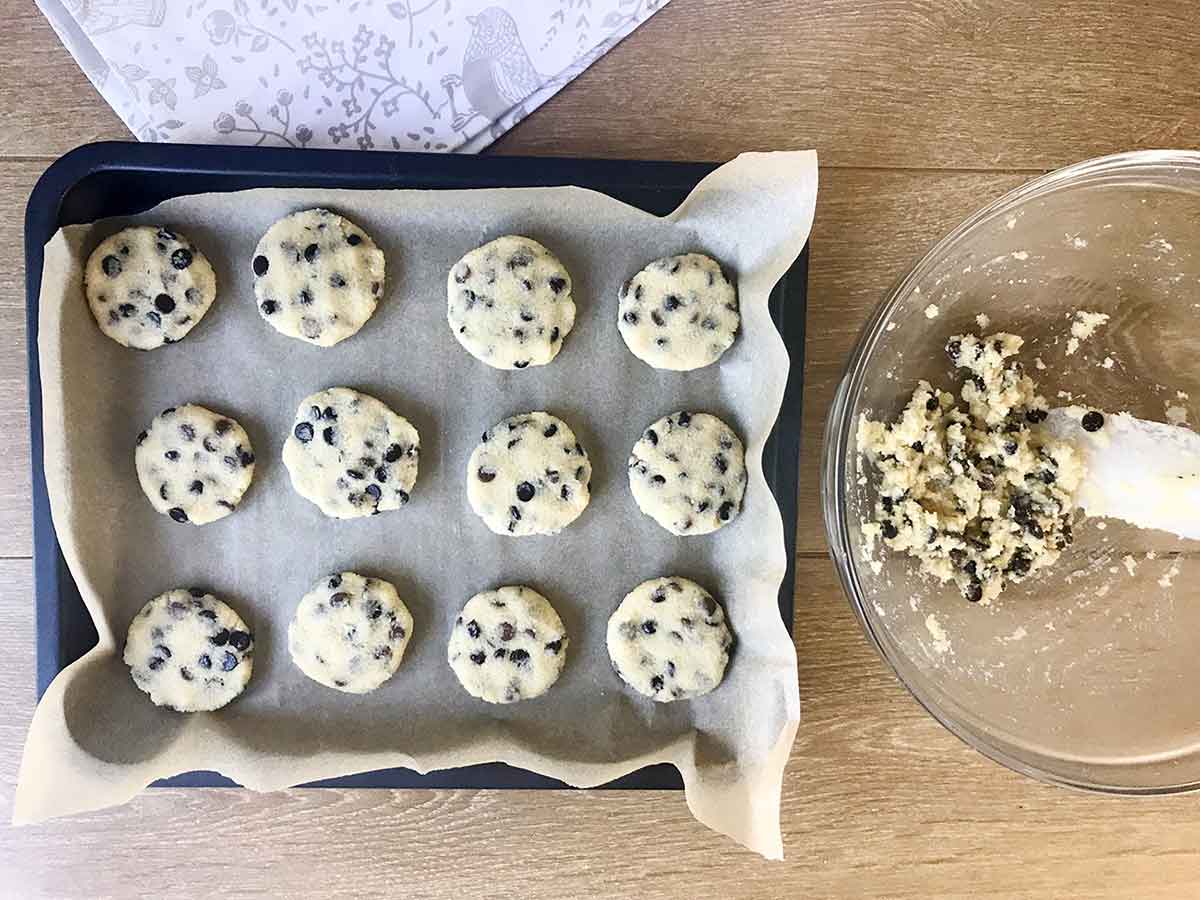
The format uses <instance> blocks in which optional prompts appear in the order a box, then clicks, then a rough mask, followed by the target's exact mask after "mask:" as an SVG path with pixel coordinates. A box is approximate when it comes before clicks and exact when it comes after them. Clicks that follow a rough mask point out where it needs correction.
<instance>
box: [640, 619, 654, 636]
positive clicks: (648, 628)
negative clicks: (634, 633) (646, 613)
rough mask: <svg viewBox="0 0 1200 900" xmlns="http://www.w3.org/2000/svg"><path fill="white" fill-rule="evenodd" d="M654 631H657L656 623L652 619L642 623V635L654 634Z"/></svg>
mask: <svg viewBox="0 0 1200 900" xmlns="http://www.w3.org/2000/svg"><path fill="white" fill-rule="evenodd" d="M656 631H658V623H656V622H655V621H654V620H653V619H647V620H646V621H645V622H643V623H642V633H643V634H654V632H656Z"/></svg>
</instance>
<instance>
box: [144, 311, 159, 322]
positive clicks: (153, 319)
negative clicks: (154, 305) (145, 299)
mask: <svg viewBox="0 0 1200 900" xmlns="http://www.w3.org/2000/svg"><path fill="white" fill-rule="evenodd" d="M146 318H147V319H149V320H150V321H151V322H152V323H154V324H155V325H159V326H161V325H162V316H160V315H159V314H158V313H156V312H155V311H154V310H150V312H148V313H146Z"/></svg>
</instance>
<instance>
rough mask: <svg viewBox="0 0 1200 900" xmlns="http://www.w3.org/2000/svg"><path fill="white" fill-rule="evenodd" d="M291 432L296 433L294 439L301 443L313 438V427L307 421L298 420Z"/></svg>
mask: <svg viewBox="0 0 1200 900" xmlns="http://www.w3.org/2000/svg"><path fill="white" fill-rule="evenodd" d="M292 433H293V434H294V435H296V440H298V441H299V442H300V443H302V444H307V443H308V442H309V441H311V440H312V439H313V427H312V425H311V424H310V423H308V422H300V423H299V424H298V425H297V426H296V427H295V429H294V430H293V431H292Z"/></svg>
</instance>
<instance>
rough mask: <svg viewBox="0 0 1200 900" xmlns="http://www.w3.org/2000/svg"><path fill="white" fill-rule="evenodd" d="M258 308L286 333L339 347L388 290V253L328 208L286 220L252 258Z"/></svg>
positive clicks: (272, 230) (271, 230) (266, 237)
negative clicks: (385, 272)
mask: <svg viewBox="0 0 1200 900" xmlns="http://www.w3.org/2000/svg"><path fill="white" fill-rule="evenodd" d="M251 267H252V268H253V270H254V296H255V297H256V298H258V313H259V315H261V316H262V317H263V318H264V319H266V320H267V321H268V322H270V323H271V325H272V326H273V327H274V328H275V330H276V331H278V332H279V333H280V334H286V335H287V336H288V337H294V338H299V339H300V340H302V341H308V343H310V344H316V345H318V346H320V347H332V346H333V345H334V344H336V343H338V342H339V341H342V340H345V339H346V338H348V337H350V336H351V335H352V334H355V333H356V332H357V331H358V330H359V329H360V328H362V327H363V325H364V324H366V321H367V319H369V318H371V314H372V313H374V312H375V306H376V304H377V303H378V302H379V297H380V295H381V294H382V293H383V283H384V282H383V269H384V265H383V251H382V250H380V249H379V248H378V247H376V246H375V242H374V241H373V240H371V237H370V235H368V234H367V233H366V232H365V231H363V230H362V229H361V228H359V227H358V226H357V225H355V224H354V223H353V222H351V221H350V220H349V219H344V218H342V217H341V216H339V215H336V214H335V213H332V212H330V211H329V210H327V209H306V210H304V211H302V212H298V213H292V215H290V216H288V217H286V218H283V219H280V220H279V221H278V222H276V223H275V224H274V225H272V226H271V227H270V228H269V229H267V233H266V234H264V235H263V236H262V239H261V240H260V241H259V242H258V246H257V247H256V248H255V250H254V258H253V260H252V261H251Z"/></svg>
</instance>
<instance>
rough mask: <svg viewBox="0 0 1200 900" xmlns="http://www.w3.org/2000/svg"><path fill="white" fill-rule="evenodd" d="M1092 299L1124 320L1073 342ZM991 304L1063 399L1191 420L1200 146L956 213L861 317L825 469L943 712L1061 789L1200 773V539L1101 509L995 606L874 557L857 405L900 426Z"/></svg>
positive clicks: (896, 651)
mask: <svg viewBox="0 0 1200 900" xmlns="http://www.w3.org/2000/svg"><path fill="white" fill-rule="evenodd" d="M1079 310H1086V311H1088V312H1102V313H1107V314H1108V315H1109V316H1111V319H1110V320H1109V322H1108V323H1107V324H1106V325H1104V326H1102V327H1100V328H1099V329H1098V330H1097V331H1096V333H1095V334H1094V335H1093V336H1092V337H1091V338H1089V339H1087V340H1084V341H1081V342H1080V345H1079V347H1078V349H1077V350H1076V352H1074V353H1068V349H1069V346H1070V343H1069V342H1070V337H1071V335H1070V324H1071V320H1072V317H1073V316H1074V314H1075V312H1076V311H1079ZM981 314H982V315H985V316H986V317H987V319H988V320H990V323H989V322H986V320H985V325H986V328H985V329H984V330H985V333H991V332H993V331H1009V332H1014V333H1016V334H1019V335H1021V336H1023V337H1024V338H1025V340H1026V344H1025V347H1024V349H1023V351H1022V354H1021V357H1020V358H1021V359H1022V361H1023V362H1024V363H1025V365H1026V370H1027V371H1028V373H1029V374H1030V375H1031V376H1032V377H1033V378H1034V379H1035V381H1037V382H1038V385H1039V388H1040V391H1041V393H1042V394H1044V395H1045V396H1046V397H1047V398H1048V399H1049V401H1050V403H1051V405H1052V406H1057V405H1066V404H1067V403H1068V402H1074V403H1078V404H1081V405H1087V406H1092V407H1095V408H1099V409H1104V410H1110V411H1114V412H1115V411H1119V410H1127V411H1129V412H1130V413H1132V414H1133V415H1135V416H1138V417H1141V418H1146V419H1155V420H1158V421H1167V420H1168V418H1169V417H1176V418H1178V417H1179V416H1182V415H1188V416H1189V417H1190V419H1189V421H1191V422H1192V423H1193V424H1195V423H1197V422H1198V420H1200V416H1198V415H1197V414H1196V413H1193V412H1192V410H1193V409H1196V410H1197V412H1200V361H1198V360H1200V357H1198V356H1197V353H1198V351H1200V153H1188V152H1174V151H1154V152H1140V153H1126V154H1120V155H1117V156H1108V157H1104V158H1102V159H1096V160H1092V161H1089V162H1085V163H1080V164H1079V165H1075V166H1071V167H1069V168H1066V169H1062V170H1059V171H1057V172H1054V173H1052V174H1049V175H1046V176H1044V177H1041V178H1038V179H1036V180H1034V181H1032V182H1030V183H1029V184H1026V185H1025V186H1023V187H1021V188H1019V189H1017V190H1015V191H1013V192H1012V193H1010V194H1008V195H1007V196H1005V197H1002V198H1001V199H999V200H997V201H996V202H995V203H992V204H991V205H990V206H988V207H987V208H985V209H984V210H982V211H981V212H979V213H977V214H976V215H974V216H972V217H971V218H970V219H968V220H967V221H966V222H964V223H963V224H962V225H960V226H959V227H958V228H957V229H955V230H954V231H953V232H952V233H951V234H950V235H949V236H948V237H946V238H945V240H943V241H942V242H941V243H939V244H938V245H937V246H936V247H934V248H933V250H932V251H930V253H929V254H928V255H927V256H926V257H925V258H924V259H922V260H921V261H920V262H919V263H918V264H917V265H916V266H915V267H914V268H913V270H912V271H911V272H910V273H909V274H908V275H906V276H905V277H904V278H903V279H901V280H900V282H899V283H898V284H897V285H896V287H895V288H894V289H893V290H892V291H891V293H890V294H889V295H888V296H887V298H886V299H885V300H884V302H883V303H882V304H881V305H880V306H879V308H878V309H877V310H876V311H875V313H874V315H873V316H872V317H871V319H870V321H869V322H868V323H867V325H866V327H865V328H864V330H863V333H862V335H861V337H860V339H859V341H858V345H857V347H855V349H854V352H853V353H852V355H851V357H850V360H849V363H848V365H847V367H846V371H845V374H844V376H843V378H842V381H841V383H840V385H839V387H838V390H837V394H836V397H835V399H834V403H833V408H832V410H831V412H830V416H829V419H828V421H827V423H826V432H825V447H824V460H823V470H822V501H823V504H824V513H825V527H826V532H827V535H828V538H829V543H830V546H831V548H832V554H833V557H834V560H835V562H836V564H837V566H838V569H839V571H840V574H841V578H842V582H843V584H844V586H845V589H846V592H847V594H848V595H849V597H850V599H851V602H852V604H853V606H854V609H855V611H856V612H857V614H858V616H859V619H860V620H861V622H862V625H863V628H864V630H865V631H866V633H867V635H868V637H869V638H870V639H871V641H872V642H873V643H874V644H875V646H876V648H877V649H878V650H879V652H880V653H881V654H882V655H883V657H884V658H885V659H886V660H887V661H888V663H890V664H891V666H892V667H893V668H894V669H895V671H896V674H897V675H898V676H899V678H900V679H901V681H902V682H903V683H904V684H905V685H906V686H907V687H908V688H909V690H910V691H911V692H912V693H913V695H914V696H915V697H916V698H917V700H918V701H920V702H921V704H922V705H924V706H925V708H926V709H927V710H928V711H929V712H930V713H932V714H933V715H934V716H935V717H936V718H937V719H938V720H939V721H940V722H941V723H942V724H943V725H945V726H946V727H947V728H949V729H950V730H951V731H952V732H954V733H955V734H956V735H958V736H959V737H960V738H962V739H963V740H964V741H966V742H967V743H969V744H970V745H971V746H973V747H975V748H976V749H978V750H980V751H982V752H983V753H985V754H987V755H988V756H990V757H992V758H993V759H995V760H997V761H999V762H1001V763H1003V764H1004V765H1007V766H1009V767H1011V768H1013V769H1016V770H1017V771H1020V772H1023V773H1026V774H1028V775H1032V776H1034V777H1037V778H1041V779H1043V780H1046V781H1050V782H1054V783H1058V784H1067V785H1072V786H1076V787H1083V788H1090V789H1093V790H1101V791H1111V792H1119V793H1158V792H1167V791H1177V790H1188V789H1193V788H1197V787H1200V694H1198V692H1197V685H1200V563H1198V557H1197V550H1198V549H1200V543H1197V542H1191V541H1185V540H1182V539H1179V538H1176V537H1174V536H1172V535H1169V534H1165V533H1161V532H1154V531H1143V530H1139V529H1137V528H1134V527H1132V526H1128V525H1124V524H1123V523H1120V522H1116V521H1109V522H1105V521H1103V520H1095V519H1086V520H1083V521H1082V522H1080V523H1079V524H1078V525H1077V526H1076V529H1075V533H1076V540H1075V543H1074V544H1073V545H1071V546H1070V547H1069V548H1068V549H1067V550H1066V551H1065V552H1064V553H1063V555H1062V558H1061V559H1060V560H1059V561H1058V562H1057V563H1056V564H1055V565H1054V566H1052V567H1050V568H1048V569H1044V570H1042V571H1041V572H1039V573H1037V574H1036V575H1035V576H1034V577H1031V578H1029V579H1027V580H1025V581H1024V582H1023V583H1022V584H1019V585H1015V584H1014V585H1009V587H1008V588H1006V590H1005V591H1004V593H1003V594H1002V595H1001V596H1000V597H999V599H998V600H997V601H996V602H994V603H993V604H991V605H989V606H981V605H978V604H971V603H968V602H966V601H965V600H964V599H963V598H962V597H961V595H960V594H959V593H958V591H957V590H956V589H954V587H953V586H952V585H951V586H948V587H942V586H941V585H939V584H937V583H936V582H933V583H931V582H929V581H927V580H925V579H922V578H920V577H919V576H918V575H917V574H916V572H915V568H914V565H913V563H912V561H911V560H909V559H907V558H906V557H904V556H903V555H901V554H894V553H891V552H889V551H886V550H884V551H882V552H881V551H880V550H879V549H877V550H876V551H875V557H874V564H872V561H871V560H869V559H867V558H864V553H863V550H862V546H863V538H862V531H861V526H862V523H863V521H864V517H866V516H869V515H870V511H871V510H872V508H873V506H874V502H875V498H876V484H875V475H874V472H873V470H872V468H871V466H870V464H869V463H867V462H866V461H865V460H863V459H861V458H860V457H859V455H858V453H857V452H856V449H855V434H856V430H857V423H858V419H859V416H860V415H861V414H863V413H865V414H867V416H868V417H870V418H876V419H878V418H886V419H889V420H890V419H891V418H892V417H894V416H895V415H896V414H897V413H898V412H899V410H900V409H901V408H902V407H903V405H904V403H905V402H906V401H907V399H908V397H909V396H910V395H911V393H912V390H913V388H914V386H915V384H916V382H917V380H918V379H921V378H925V379H928V380H929V381H930V382H931V383H932V384H933V385H934V386H935V387H939V386H940V387H943V388H947V389H951V390H955V392H956V393H957V389H958V387H959V386H960V385H961V379H960V378H958V377H957V376H956V374H955V372H954V370H953V367H952V366H951V365H950V363H949V360H948V359H947V357H946V355H945V352H944V350H943V348H944V346H945V344H946V342H947V339H948V338H949V337H950V336H951V335H953V334H958V333H962V332H967V331H975V332H979V331H980V330H981V329H980V322H977V320H976V317H977V316H980V315H981ZM1043 366H1044V368H1043ZM1193 398H1195V399H1194V401H1193ZM1192 403H1196V404H1197V406H1192V405H1191V404H1192ZM1168 410H1171V411H1170V412H1168ZM880 563H882V564H880Z"/></svg>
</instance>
